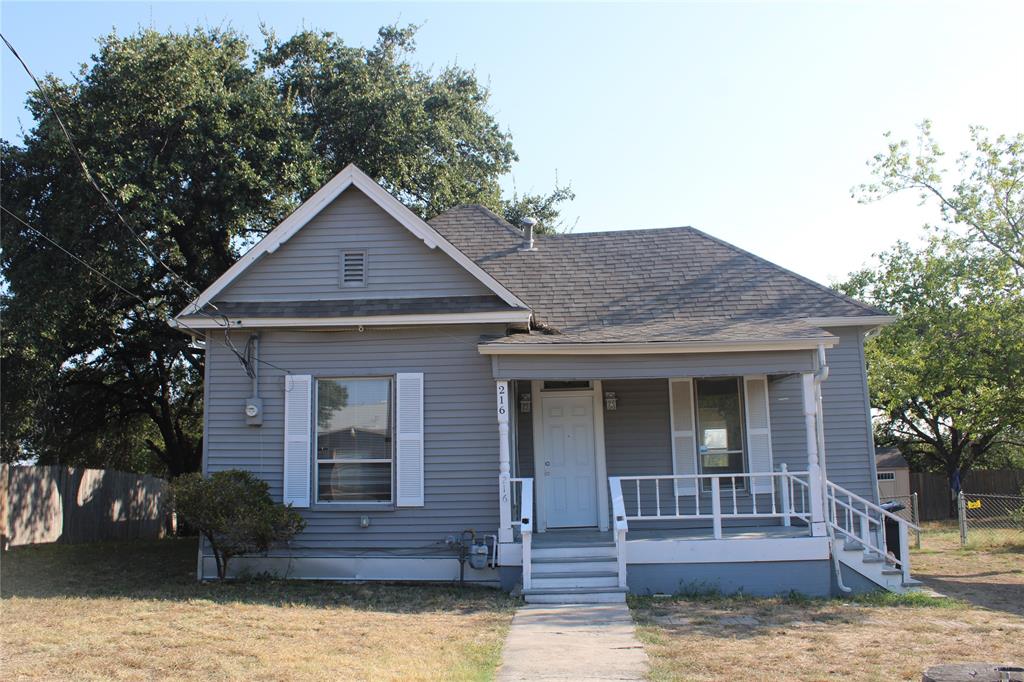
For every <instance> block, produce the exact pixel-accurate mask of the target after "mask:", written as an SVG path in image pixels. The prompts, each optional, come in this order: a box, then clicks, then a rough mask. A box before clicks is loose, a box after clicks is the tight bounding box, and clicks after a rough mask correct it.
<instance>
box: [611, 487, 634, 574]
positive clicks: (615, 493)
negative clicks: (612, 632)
mask: <svg viewBox="0 0 1024 682" xmlns="http://www.w3.org/2000/svg"><path fill="white" fill-rule="evenodd" d="M608 485H609V488H610V492H611V501H612V530H613V531H614V533H615V556H616V557H617V558H618V571H619V587H623V588H624V587H626V533H627V532H628V531H629V520H628V518H627V517H626V503H625V501H624V500H623V499H622V485H621V483H620V482H619V480H618V479H617V478H609V479H608Z"/></svg>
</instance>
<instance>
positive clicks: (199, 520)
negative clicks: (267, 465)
mask: <svg viewBox="0 0 1024 682" xmlns="http://www.w3.org/2000/svg"><path fill="white" fill-rule="evenodd" d="M171 494H172V496H173V500H174V507H175V509H176V510H177V512H178V514H179V515H181V517H182V518H184V519H185V521H186V522H188V523H189V524H190V525H191V526H192V527H193V528H195V529H196V530H197V531H199V533H200V534H201V535H202V536H203V537H204V538H206V540H207V542H209V543H210V547H211V548H212V549H213V556H214V558H215V559H216V560H217V576H218V577H219V578H221V579H224V578H225V577H226V576H227V572H228V562H229V561H231V559H232V558H234V557H236V556H242V555H244V554H252V553H255V552H266V551H267V550H268V549H269V548H270V546H271V544H273V543H275V542H285V541H288V540H290V539H291V538H293V537H294V536H295V535H296V534H298V533H300V532H302V529H303V528H304V527H305V526H306V522H305V521H304V520H303V519H302V517H301V516H300V515H299V513H298V512H297V511H295V510H293V509H292V508H291V506H290V505H289V506H284V505H280V504H276V503H275V502H274V501H273V500H272V499H271V498H270V491H269V488H268V486H267V484H266V483H265V482H263V481H261V480H259V479H257V478H256V477H255V476H253V475H252V474H250V473H249V472H248V471H239V470H236V469H233V470H229V471H219V472H217V473H215V474H212V475H210V476H209V477H207V478H203V477H202V476H201V475H200V474H185V475H183V476H179V477H178V478H176V479H174V481H172V482H171Z"/></svg>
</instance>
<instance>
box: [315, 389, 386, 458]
mask: <svg viewBox="0 0 1024 682" xmlns="http://www.w3.org/2000/svg"><path fill="white" fill-rule="evenodd" d="M317 386H318V395H317V407H318V409H317V425H316V436H317V459H350V460H362V459H391V381H390V380H388V379H321V380H320V381H319V382H317Z"/></svg>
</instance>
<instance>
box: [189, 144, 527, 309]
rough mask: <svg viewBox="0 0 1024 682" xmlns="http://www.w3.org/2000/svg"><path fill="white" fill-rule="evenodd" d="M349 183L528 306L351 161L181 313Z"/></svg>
mask: <svg viewBox="0 0 1024 682" xmlns="http://www.w3.org/2000/svg"><path fill="white" fill-rule="evenodd" d="M349 187H356V188H358V189H359V190H360V191H362V192H363V193H364V194H365V195H366V196H367V197H369V198H370V200H372V201H373V202H374V203H376V204H377V205H378V206H380V207H381V208H382V209H383V210H384V211H386V212H387V213H388V214H389V215H391V217H393V218H394V219H395V220H396V221H398V223H399V224H401V225H402V226H404V227H405V228H406V229H408V230H409V231H410V232H411V233H412V234H413V235H415V236H416V237H417V238H419V239H420V240H422V241H423V243H424V244H426V245H427V246H428V247H429V248H431V249H434V248H439V249H441V251H443V252H444V253H445V254H447V255H448V256H449V257H451V259H452V260H454V261H455V262H456V263H458V264H459V265H461V266H462V267H463V268H464V269H465V270H467V271H468V272H469V273H470V274H471V275H473V276H474V277H475V278H476V279H478V280H479V281H480V282H481V283H482V284H483V285H484V286H486V287H487V288H488V289H490V290H491V291H493V292H494V293H495V295H496V296H498V297H499V298H500V299H501V300H502V301H504V302H505V303H507V304H508V305H509V306H511V307H513V308H525V307H526V306H525V305H524V304H523V302H522V301H521V300H519V298H518V297H516V295H515V294H513V293H512V292H511V291H509V290H508V289H506V288H505V287H504V286H502V285H501V284H500V283H499V282H498V281H497V280H496V279H494V277H492V276H491V275H490V274H489V273H487V272H486V271H485V270H484V269H483V268H481V267H480V266H479V265H477V264H476V263H475V262H473V260H472V259H470V258H468V257H467V256H466V255H465V254H464V253H462V252H461V251H459V250H458V249H457V248H455V247H454V246H453V245H452V244H451V242H449V241H448V240H447V239H446V238H445V237H443V236H442V235H440V234H438V233H437V232H436V231H435V230H434V228H432V227H431V226H430V225H428V224H427V223H425V222H424V221H423V220H422V219H421V218H420V217H419V216H417V215H416V214H415V213H413V212H412V211H410V210H409V209H408V208H406V207H405V205H404V204H402V202H400V201H399V200H398V199H396V198H395V197H393V196H392V195H391V194H390V193H389V192H388V191H387V190H385V189H384V188H383V187H381V186H380V185H378V184H377V183H376V182H374V180H373V179H372V178H371V177H370V176H368V175H367V174H366V173H364V172H363V171H361V170H359V169H358V168H357V167H356V166H354V165H352V164H349V165H348V166H346V167H345V169H344V170H342V171H341V172H340V173H338V174H337V175H335V176H334V177H333V178H332V179H331V180H330V182H328V183H327V184H326V185H324V186H323V187H321V188H320V189H319V190H317V192H316V193H315V194H313V196H311V197H310V198H309V199H307V200H306V201H304V202H303V203H302V205H301V206H299V207H298V208H297V209H295V211H294V212H293V213H292V214H291V215H289V216H288V217H287V218H285V219H284V220H283V221H282V222H281V224H280V225H278V226H277V227H275V228H274V229H273V230H272V231H271V232H270V234H268V235H267V236H266V237H264V238H263V239H262V240H260V241H259V243H257V244H256V245H255V246H253V247H252V248H251V249H249V251H248V252H246V254H245V255H244V256H242V257H241V258H239V259H238V261H237V262H236V263H235V264H234V265H232V266H231V267H230V268H228V270H227V271H226V272H225V273H224V274H223V275H221V276H220V277H218V278H217V280H216V281H215V282H214V283H213V284H211V285H210V286H209V287H207V288H206V290H205V291H203V293H201V294H200V295H199V297H198V298H196V299H195V300H194V301H192V302H191V303H190V304H189V305H187V306H186V307H185V309H184V310H182V311H181V312H180V313H178V317H181V316H188V315H193V314H197V313H200V311H202V310H203V309H204V307H205V306H207V304H209V303H210V302H211V301H212V300H213V299H214V297H216V296H217V294H219V293H220V292H221V291H223V290H224V289H225V288H227V287H228V285H230V284H231V283H232V282H233V281H235V280H236V279H237V278H238V277H239V276H240V275H241V274H242V273H243V272H245V270H246V269H247V268H249V266H251V265H252V264H253V263H255V262H256V261H257V260H259V259H260V258H262V257H263V256H265V255H266V254H269V253H273V252H274V251H276V250H277V249H278V248H280V246H281V245H282V244H284V243H285V242H286V241H288V240H289V239H291V237H292V236H294V235H295V233H296V232H298V231H299V230H301V229H302V228H303V227H305V226H306V224H308V223H309V221H311V220H312V219H313V218H315V217H316V216H317V215H318V214H319V213H320V212H321V211H322V210H323V209H324V208H326V207H327V206H328V205H329V204H330V203H331V202H332V201H334V200H335V199H336V198H337V197H338V196H339V195H341V193H342V192H344V191H345V190H346V189H348V188H349Z"/></svg>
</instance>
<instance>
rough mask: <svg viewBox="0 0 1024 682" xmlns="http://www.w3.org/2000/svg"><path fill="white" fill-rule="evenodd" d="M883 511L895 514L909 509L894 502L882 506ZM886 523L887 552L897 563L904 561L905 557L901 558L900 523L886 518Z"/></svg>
mask: <svg viewBox="0 0 1024 682" xmlns="http://www.w3.org/2000/svg"><path fill="white" fill-rule="evenodd" d="M880 506H881V507H882V509H884V510H885V511H887V512H889V513H890V514H895V513H896V512H898V511H903V510H904V509H906V508H907V506H906V505H905V504H901V503H899V502H896V501H895V500H893V501H892V502H886V503H884V504H882V505H880ZM884 521H885V550H886V551H887V552H890V553H891V554H892V555H893V556H894V557H896V560H897V561H902V560H903V557H901V556H900V522H899V521H897V520H895V519H893V518H890V517H888V516H886V517H884Z"/></svg>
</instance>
